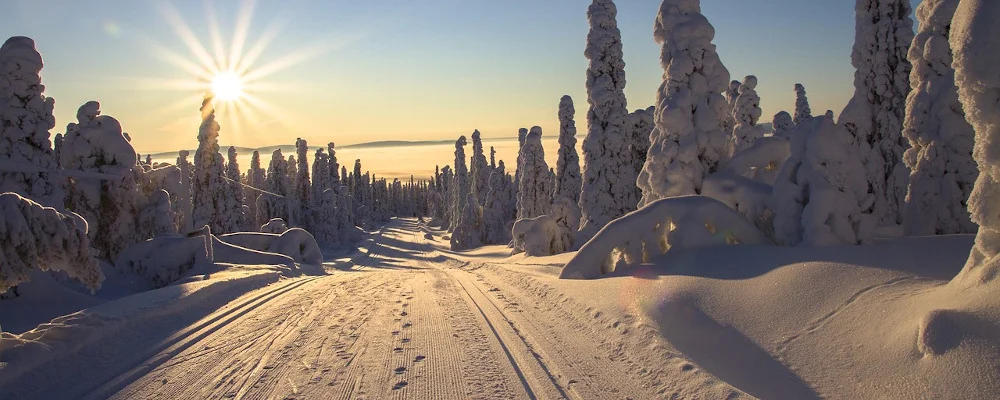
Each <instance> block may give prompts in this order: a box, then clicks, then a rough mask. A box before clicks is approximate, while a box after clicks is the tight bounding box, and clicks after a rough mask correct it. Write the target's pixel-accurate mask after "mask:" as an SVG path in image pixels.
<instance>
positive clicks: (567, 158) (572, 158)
mask: <svg viewBox="0 0 1000 400" xmlns="http://www.w3.org/2000/svg"><path fill="white" fill-rule="evenodd" d="M575 114H576V109H575V108H573V98H572V97H569V96H568V95H567V96H563V97H562V99H560V100H559V114H558V115H559V152H558V154H557V158H556V191H555V194H554V195H553V197H555V198H567V199H570V201H572V202H574V203H579V201H580V188H581V187H582V186H583V179H582V178H581V177H580V156H579V155H578V154H577V152H576V122H575V121H573V116H574V115H575ZM520 156H521V155H520V154H518V157H520ZM501 176H502V174H501ZM496 183H497V185H499V183H500V181H499V177H498V179H497V182H496ZM498 187H499V186H498Z"/></svg>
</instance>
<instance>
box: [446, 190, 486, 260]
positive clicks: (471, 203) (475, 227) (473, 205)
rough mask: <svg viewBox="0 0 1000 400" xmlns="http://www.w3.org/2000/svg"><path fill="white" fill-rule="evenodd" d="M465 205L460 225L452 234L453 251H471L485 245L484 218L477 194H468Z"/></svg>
mask: <svg viewBox="0 0 1000 400" xmlns="http://www.w3.org/2000/svg"><path fill="white" fill-rule="evenodd" d="M464 203H465V204H464V206H463V207H462V214H461V215H459V216H458V224H455V231H454V232H452V234H451V249H452V250H469V249H474V248H477V247H480V246H482V245H483V233H482V232H483V216H482V214H480V211H479V210H480V208H479V203H478V202H477V201H476V196H475V194H473V193H468V194H466V196H465V202H464Z"/></svg>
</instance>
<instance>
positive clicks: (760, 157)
mask: <svg viewBox="0 0 1000 400" xmlns="http://www.w3.org/2000/svg"><path fill="white" fill-rule="evenodd" d="M790 156H791V145H790V143H789V141H788V140H786V139H782V138H778V137H765V138H760V139H757V140H756V141H755V142H754V144H753V145H752V146H750V147H749V148H747V149H744V150H743V151H741V152H739V153H736V154H735V155H733V158H732V159H730V160H729V162H728V163H726V167H725V169H724V170H725V171H730V172H733V173H735V174H737V175H740V176H744V177H747V178H750V179H753V180H754V181H757V182H761V183H766V184H768V185H773V184H774V181H775V180H776V179H777V178H778V173H779V172H781V167H782V166H784V165H785V162H786V161H788V157H790Z"/></svg>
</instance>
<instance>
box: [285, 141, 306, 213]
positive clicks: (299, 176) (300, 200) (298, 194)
mask: <svg viewBox="0 0 1000 400" xmlns="http://www.w3.org/2000/svg"><path fill="white" fill-rule="evenodd" d="M308 152H309V144H308V143H307V142H306V141H305V140H303V139H301V138H299V139H296V140H295V179H294V183H295V188H294V200H292V201H291V202H289V204H288V210H289V213H288V218H289V221H288V223H289V225H291V226H294V227H299V228H307V229H308V228H310V225H309V221H308V215H309V214H308V211H309V204H310V203H311V202H312V200H310V199H311V198H312V186H311V181H310V179H309V159H308V158H306V157H307V155H308Z"/></svg>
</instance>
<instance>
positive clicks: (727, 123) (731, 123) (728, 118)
mask: <svg viewBox="0 0 1000 400" xmlns="http://www.w3.org/2000/svg"><path fill="white" fill-rule="evenodd" d="M740 85H742V83H740V81H737V80H733V81H730V82H729V87H727V88H726V93H725V96H726V113H725V114H726V115H725V117H724V118H723V120H722V130H723V131H724V132H732V131H733V128H734V127H735V126H736V120H735V119H733V110H735V109H736V98H737V97H740Z"/></svg>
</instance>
